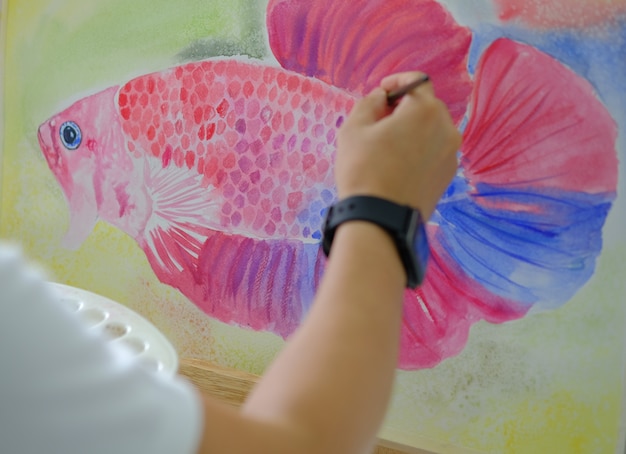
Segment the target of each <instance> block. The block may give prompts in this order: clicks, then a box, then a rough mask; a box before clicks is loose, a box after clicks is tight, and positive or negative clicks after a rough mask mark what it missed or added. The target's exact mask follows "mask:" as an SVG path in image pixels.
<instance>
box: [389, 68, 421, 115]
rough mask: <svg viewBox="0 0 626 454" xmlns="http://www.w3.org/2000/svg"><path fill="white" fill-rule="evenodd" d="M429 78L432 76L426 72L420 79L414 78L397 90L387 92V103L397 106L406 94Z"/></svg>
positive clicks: (390, 105)
mask: <svg viewBox="0 0 626 454" xmlns="http://www.w3.org/2000/svg"><path fill="white" fill-rule="evenodd" d="M429 80H430V78H429V77H428V76H427V75H426V74H424V75H423V76H422V77H420V78H419V79H417V80H414V81H413V82H411V83H409V84H406V85H405V86H404V87H400V88H398V89H397V90H393V91H390V92H389V93H387V105H388V106H389V107H393V106H395V105H396V104H398V102H399V101H400V99H402V97H403V96H404V95H406V94H407V93H408V92H410V91H411V90H414V89H416V88H417V87H419V86H420V85H422V84H423V83H425V82H428V81H429Z"/></svg>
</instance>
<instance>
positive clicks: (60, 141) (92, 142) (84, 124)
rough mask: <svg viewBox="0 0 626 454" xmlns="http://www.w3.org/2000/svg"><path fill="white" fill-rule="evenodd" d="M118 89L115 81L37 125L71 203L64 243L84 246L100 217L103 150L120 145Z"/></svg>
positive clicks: (47, 154) (42, 145)
mask: <svg viewBox="0 0 626 454" xmlns="http://www.w3.org/2000/svg"><path fill="white" fill-rule="evenodd" d="M116 92H117V87H112V88H110V89H107V90H104V91H102V92H99V93H97V94H95V95H91V96H88V97H86V98H83V99H81V100H79V101H77V102H75V103H74V104H72V105H71V106H70V107H68V108H67V109H65V110H63V111H62V112H60V113H58V114H56V115H54V116H53V117H51V118H50V119H48V120H47V121H45V122H44V123H43V124H41V125H40V126H39V130H38V134H37V135H38V139H39V146H40V147H41V150H42V152H43V155H44V157H45V158H46V161H47V163H48V167H49V168H50V170H51V171H52V173H53V174H54V176H55V178H56V180H57V181H58V182H59V185H60V186H61V189H62V191H63V194H64V195H65V199H66V201H67V203H68V206H69V211H70V226H69V229H68V231H67V232H66V235H65V237H64V239H63V245H64V246H65V247H68V248H71V249H75V248H77V247H78V246H80V244H81V243H82V242H83V241H84V240H85V239H86V238H87V236H88V235H89V233H91V231H92V229H93V227H94V226H95V223H96V222H97V220H98V207H99V205H100V203H101V199H102V161H103V159H106V157H105V156H104V154H105V153H106V150H107V149H117V148H119V146H118V145H117V144H113V143H110V142H111V140H112V138H113V137H114V135H112V134H111V128H112V127H113V126H115V125H113V124H112V123H115V122H117V120H116V117H115V114H116V111H115V106H114V100H115V93H116ZM108 159H110V157H109V158H108Z"/></svg>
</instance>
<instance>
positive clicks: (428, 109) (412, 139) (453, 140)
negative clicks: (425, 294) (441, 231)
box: [335, 72, 461, 219]
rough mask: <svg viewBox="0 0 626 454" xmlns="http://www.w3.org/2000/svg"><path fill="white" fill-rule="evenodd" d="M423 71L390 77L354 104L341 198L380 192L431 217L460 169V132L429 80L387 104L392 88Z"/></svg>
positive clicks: (345, 136)
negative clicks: (458, 152)
mask: <svg viewBox="0 0 626 454" xmlns="http://www.w3.org/2000/svg"><path fill="white" fill-rule="evenodd" d="M421 75H422V74H421V73H418V72H407V73H399V74H394V75H391V76H388V77H386V78H384V79H383V80H382V81H381V84H380V87H378V88H376V89H374V90H373V91H372V92H371V93H370V94H369V95H367V96H365V97H364V98H363V99H362V100H360V101H359V102H357V103H356V104H355V106H354V108H353V109H352V112H351V113H350V115H349V116H348V118H347V119H346V121H345V123H344V124H343V125H342V127H341V129H340V131H339V135H338V150H337V158H336V162H335V180H336V183H337V192H338V196H339V198H340V199H344V198H346V197H350V196H353V195H372V196H377V197H381V198H384V199H388V200H391V201H394V202H396V203H400V204H403V205H410V206H412V207H414V208H418V209H419V210H420V212H421V214H422V216H423V217H424V218H425V219H428V218H430V216H431V214H432V213H433V211H434V210H435V207H436V205H437V202H438V201H439V198H440V197H441V195H442V194H443V192H444V191H445V190H446V188H447V187H448V185H449V184H450V181H451V180H452V178H453V177H454V175H455V173H456V169H457V159H456V151H457V150H458V148H459V147H460V145H461V135H460V134H459V132H458V131H457V129H456V127H455V125H454V123H453V122H452V118H451V117H450V114H449V113H448V109H447V108H446V106H445V104H444V103H443V102H442V101H441V100H439V99H438V98H437V97H436V96H435V94H434V90H433V87H432V84H431V83H429V82H427V83H425V84H422V85H420V86H419V87H417V88H416V89H414V90H412V91H411V92H409V93H407V94H406V95H405V96H404V97H403V98H402V99H401V100H400V102H399V103H398V105H397V106H396V107H395V108H391V107H389V106H388V105H387V92H389V91H392V90H395V89H397V88H400V87H402V86H404V85H406V84H408V83H410V82H412V81H414V80H415V79H417V78H418V77H420V76H421Z"/></svg>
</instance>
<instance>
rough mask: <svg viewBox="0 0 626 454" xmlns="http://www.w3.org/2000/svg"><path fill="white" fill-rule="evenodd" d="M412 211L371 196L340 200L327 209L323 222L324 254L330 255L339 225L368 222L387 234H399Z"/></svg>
mask: <svg viewBox="0 0 626 454" xmlns="http://www.w3.org/2000/svg"><path fill="white" fill-rule="evenodd" d="M411 212H412V209H411V208H410V207H408V206H403V205H398V204H396V203H393V202H390V201H388V200H385V199H381V198H378V197H372V196H353V197H349V198H347V199H344V200H341V201H339V202H337V203H336V204H334V205H332V206H330V207H329V208H328V212H327V213H326V219H325V220H324V227H323V232H324V239H323V242H322V247H323V249H324V254H326V256H328V254H330V247H331V245H332V243H333V239H334V237H335V231H336V230H337V227H339V225H341V224H343V223H344V222H346V221H357V220H359V221H369V222H372V223H374V224H377V225H379V226H381V227H382V228H384V229H385V230H387V231H388V232H401V231H403V230H404V229H405V226H406V223H407V220H408V219H407V217H408V216H410V215H411Z"/></svg>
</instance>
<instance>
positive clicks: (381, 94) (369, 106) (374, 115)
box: [349, 87, 389, 124]
mask: <svg viewBox="0 0 626 454" xmlns="http://www.w3.org/2000/svg"><path fill="white" fill-rule="evenodd" d="M388 111H389V107H388V106H387V92H386V91H385V90H383V89H382V88H380V87H377V88H375V89H374V90H372V91H371V92H370V93H369V94H368V95H366V96H364V97H363V98H362V99H360V100H359V101H358V102H357V103H356V104H355V105H354V107H353V108H352V112H350V116H349V121H350V122H351V123H358V124H370V123H375V122H377V121H378V120H380V119H381V118H383V117H384V116H386V114H387V113H388Z"/></svg>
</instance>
